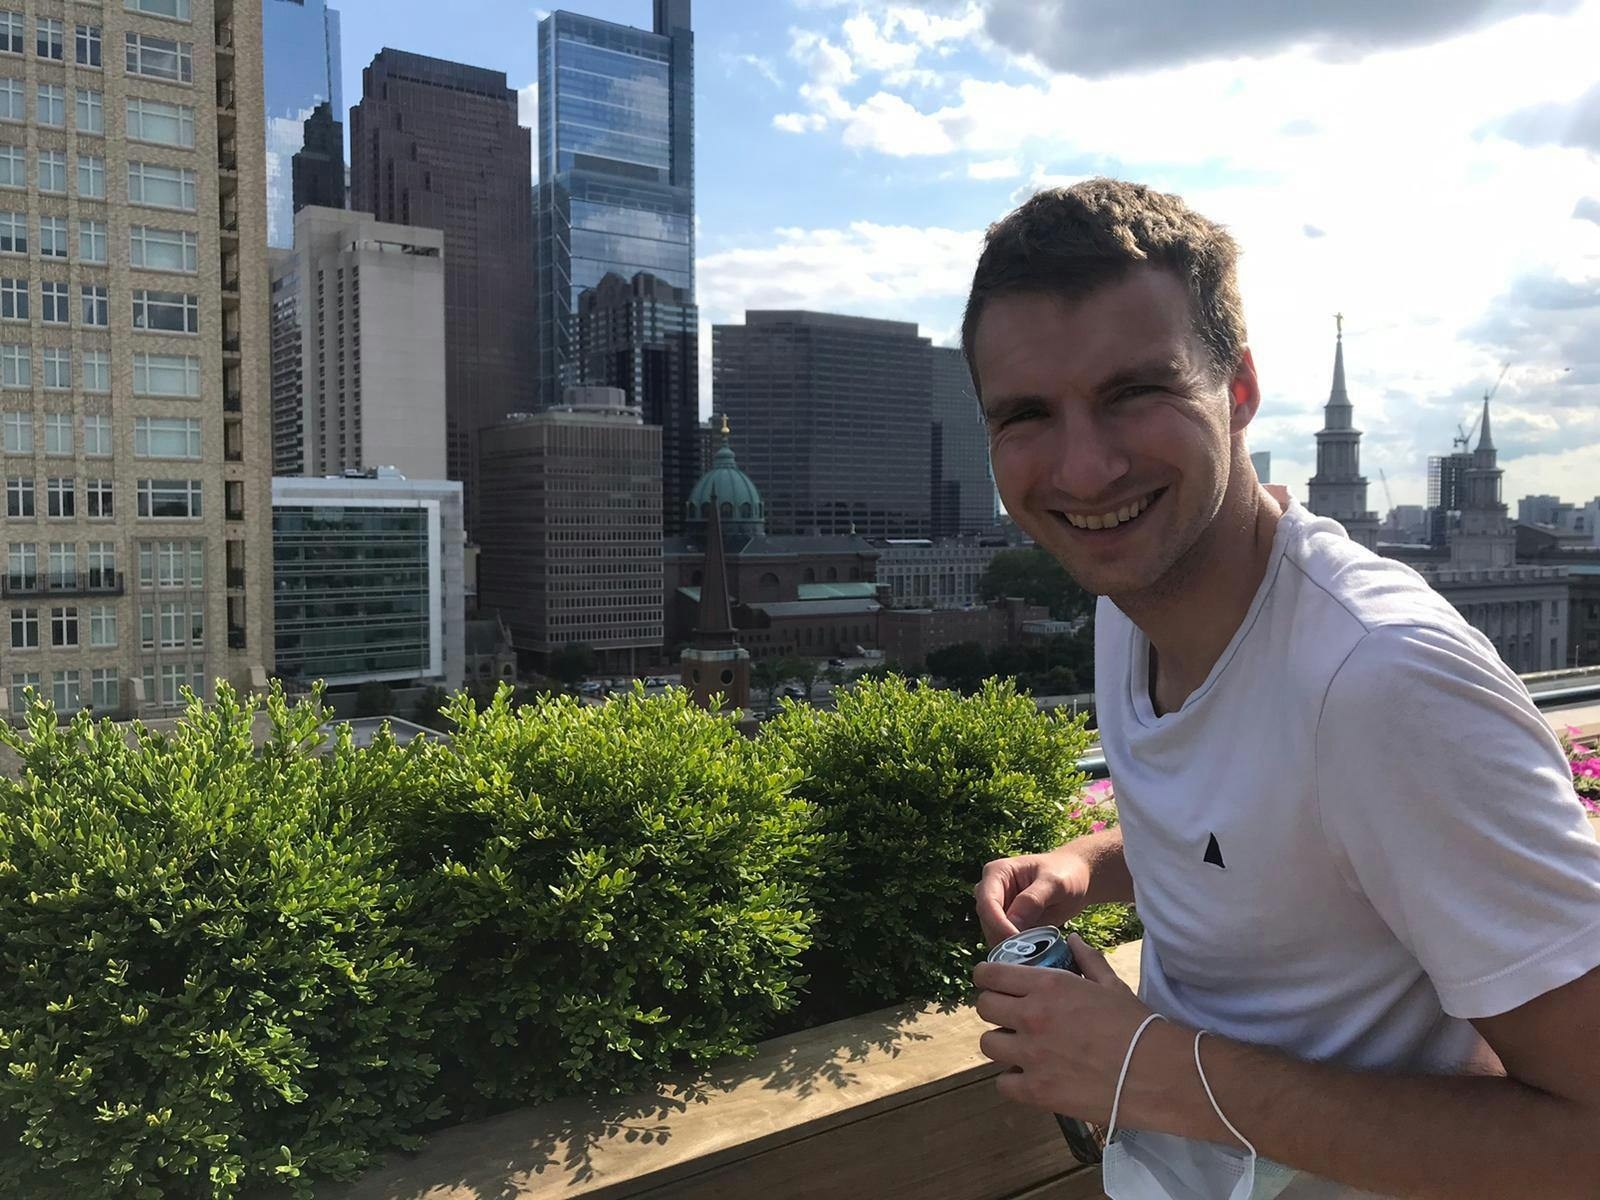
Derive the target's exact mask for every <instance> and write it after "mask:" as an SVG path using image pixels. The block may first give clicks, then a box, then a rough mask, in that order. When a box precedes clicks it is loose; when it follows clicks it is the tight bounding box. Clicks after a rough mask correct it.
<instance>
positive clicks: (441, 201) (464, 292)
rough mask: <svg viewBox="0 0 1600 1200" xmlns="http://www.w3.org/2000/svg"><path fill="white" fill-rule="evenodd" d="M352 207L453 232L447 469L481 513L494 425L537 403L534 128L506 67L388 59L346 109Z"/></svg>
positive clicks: (448, 236)
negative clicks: (481, 461) (484, 456)
mask: <svg viewBox="0 0 1600 1200" xmlns="http://www.w3.org/2000/svg"><path fill="white" fill-rule="evenodd" d="M350 159H351V162H350V197H351V207H352V208H355V209H359V210H361V211H362V212H370V213H372V214H374V215H375V216H376V217H377V218H378V219H379V220H380V221H391V222H393V223H395V224H397V225H420V226H422V227H423V228H426V229H439V230H443V231H444V238H445V242H444V265H445V278H444V311H445V318H444V337H445V437H446V442H447V445H446V461H447V464H448V470H449V473H450V478H451V479H457V480H460V481H461V482H462V483H463V484H464V486H465V501H466V509H467V532H468V536H469V538H470V537H473V536H475V531H476V529H477V508H478V485H477V480H478V466H477V456H478V438H477V432H478V430H479V429H481V428H483V427H484V426H485V425H490V424H494V423H495V422H498V421H501V420H504V419H505V416H506V414H507V413H512V412H527V411H530V410H531V409H532V408H533V406H534V371H533V364H534V349H533V341H534V290H533V241H532V238H533V229H532V213H531V212H530V209H529V203H528V195H529V192H528V189H529V177H530V174H531V172H532V161H531V159H532V145H531V139H530V135H529V131H528V130H527V129H524V128H523V127H522V126H520V125H518V124H517V94H516V92H515V91H513V90H512V89H511V88H509V87H507V86H506V77H505V75H504V73H502V72H499V71H486V70H483V69H481V68H479V67H468V66H463V65H461V64H460V63H453V62H445V61H444V60H442V59H437V58H427V57H424V56H423V55H420V54H406V53H403V52H401V51H397V50H383V51H381V52H380V53H379V54H378V56H377V57H376V58H374V59H373V60H372V64H371V65H370V66H368V67H367V68H366V70H365V71H364V72H363V73H362V97H361V103H360V104H359V105H357V106H356V107H355V108H353V109H351V111H350Z"/></svg>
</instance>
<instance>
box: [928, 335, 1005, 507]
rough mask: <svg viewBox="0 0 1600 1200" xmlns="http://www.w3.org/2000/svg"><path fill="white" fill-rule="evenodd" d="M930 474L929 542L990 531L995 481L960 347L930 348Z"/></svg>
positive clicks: (965, 362) (987, 443) (969, 374)
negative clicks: (935, 539) (931, 417)
mask: <svg viewBox="0 0 1600 1200" xmlns="http://www.w3.org/2000/svg"><path fill="white" fill-rule="evenodd" d="M929 353H930V354H931V355H932V356H933V366H932V372H933V374H932V382H933V442H932V445H931V447H930V449H929V458H930V468H931V470H932V479H933V493H932V501H931V503H932V508H933V536H934V537H936V538H946V537H958V536H960V535H961V534H963V533H982V532H983V531H984V530H987V529H992V528H993V527H994V517H995V512H994V509H995V490H994V476H993V475H991V474H990V473H989V435H988V432H987V431H986V430H985V429H984V425H983V420H982V418H981V416H980V415H979V410H978V398H977V396H976V395H974V394H973V391H972V375H971V373H970V372H969V371H968V370H967V358H966V355H964V354H963V353H962V352H961V350H960V348H959V347H947V346H934V347H932V348H931V349H930V351H929Z"/></svg>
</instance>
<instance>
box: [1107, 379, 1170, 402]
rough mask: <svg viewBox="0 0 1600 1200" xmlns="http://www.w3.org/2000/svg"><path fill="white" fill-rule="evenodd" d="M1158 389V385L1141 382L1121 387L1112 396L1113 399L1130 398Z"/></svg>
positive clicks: (1157, 390)
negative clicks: (1128, 386)
mask: <svg viewBox="0 0 1600 1200" xmlns="http://www.w3.org/2000/svg"><path fill="white" fill-rule="evenodd" d="M1160 390H1161V388H1159V387H1158V386H1156V385H1155V384H1153V383H1141V384H1136V385H1135V386H1133V387H1130V388H1123V389H1122V390H1121V391H1120V392H1118V393H1117V394H1116V396H1115V397H1113V399H1116V400H1132V399H1133V398H1134V397H1136V396H1143V395H1146V394H1148V393H1150V392H1159V391H1160Z"/></svg>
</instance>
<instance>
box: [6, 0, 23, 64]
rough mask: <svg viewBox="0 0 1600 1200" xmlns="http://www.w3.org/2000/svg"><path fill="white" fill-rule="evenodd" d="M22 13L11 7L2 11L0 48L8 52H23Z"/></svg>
mask: <svg viewBox="0 0 1600 1200" xmlns="http://www.w3.org/2000/svg"><path fill="white" fill-rule="evenodd" d="M22 30H23V24H22V14H21V13H19V12H11V11H10V10H9V9H8V10H6V11H3V12H0V50H3V51H5V52H6V53H7V54H21V53H22Z"/></svg>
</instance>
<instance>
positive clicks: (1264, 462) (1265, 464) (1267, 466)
mask: <svg viewBox="0 0 1600 1200" xmlns="http://www.w3.org/2000/svg"><path fill="white" fill-rule="evenodd" d="M1250 465H1251V466H1252V467H1254V468H1255V469H1256V482H1257V483H1263V484H1265V483H1271V482H1272V451H1271V450H1257V451H1256V452H1255V453H1253V454H1252V455H1251V456H1250Z"/></svg>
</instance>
